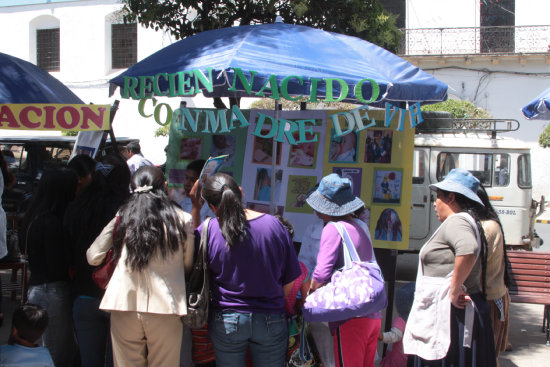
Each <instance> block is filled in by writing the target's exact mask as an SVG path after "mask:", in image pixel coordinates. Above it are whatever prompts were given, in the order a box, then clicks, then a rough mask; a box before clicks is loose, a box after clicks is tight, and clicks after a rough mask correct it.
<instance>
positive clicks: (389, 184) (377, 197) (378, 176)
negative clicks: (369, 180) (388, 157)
mask: <svg viewBox="0 0 550 367" xmlns="http://www.w3.org/2000/svg"><path fill="white" fill-rule="evenodd" d="M402 183H403V170H398V169H395V170H386V169H376V168H375V169H374V184H373V193H372V202H373V203H386V204H400V203H401V188H402V186H403V185H402Z"/></svg>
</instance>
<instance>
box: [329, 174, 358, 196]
mask: <svg viewBox="0 0 550 367" xmlns="http://www.w3.org/2000/svg"><path fill="white" fill-rule="evenodd" d="M332 173H336V174H337V175H338V176H340V177H342V178H349V179H350V180H351V188H352V189H353V195H355V196H357V197H361V178H362V169H361V168H353V167H332Z"/></svg>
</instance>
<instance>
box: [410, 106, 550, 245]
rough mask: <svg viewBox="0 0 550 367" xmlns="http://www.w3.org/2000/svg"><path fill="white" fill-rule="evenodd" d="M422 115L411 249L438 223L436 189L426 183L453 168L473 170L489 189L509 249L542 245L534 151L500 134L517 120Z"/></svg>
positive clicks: (516, 124)
mask: <svg viewBox="0 0 550 367" xmlns="http://www.w3.org/2000/svg"><path fill="white" fill-rule="evenodd" d="M424 115H425V117H426V121H425V123H422V124H420V125H419V126H418V127H417V131H416V136H415V151H414V160H413V161H414V163H413V185H412V203H411V222H410V225H411V228H410V236H409V239H410V241H409V250H411V251H418V250H419V249H420V247H422V245H423V244H424V243H425V242H426V241H427V240H428V239H429V238H430V236H431V235H432V234H433V232H434V231H435V229H436V228H437V227H438V226H439V224H440V223H439V220H438V218H437V217H436V215H435V211H434V209H433V203H434V201H435V192H432V191H430V189H429V187H428V185H430V184H432V183H436V182H439V181H441V180H442V179H443V178H444V177H445V175H446V174H447V173H448V172H449V171H450V170H451V169H453V168H455V167H462V168H465V169H467V170H469V171H471V172H472V174H474V175H475V176H476V177H477V178H478V179H479V180H480V181H481V183H482V184H483V186H484V187H485V188H486V190H487V193H488V194H489V197H490V199H491V203H492V204H493V207H494V208H495V210H496V211H497V213H498V215H499V217H500V220H501V222H502V225H503V228H504V235H505V239H506V244H507V246H509V248H515V249H520V248H521V249H526V250H531V249H532V248H537V247H539V246H540V245H541V239H540V238H539V237H538V236H537V235H536V233H535V230H534V222H535V217H536V216H537V215H540V213H542V212H543V211H544V197H542V198H541V200H540V202H537V201H535V200H533V199H532V197H531V194H532V182H531V164H530V150H529V147H528V146H527V145H526V144H525V143H523V142H521V141H519V140H515V139H512V138H507V137H503V136H502V133H504V132H507V131H514V130H517V129H518V128H519V122H518V121H517V120H494V119H483V120H480V119H461V120H453V119H451V118H450V117H448V116H447V117H444V118H441V114H435V115H436V116H437V117H435V118H434V117H433V114H424ZM539 203H540V204H539ZM537 209H538V211H537Z"/></svg>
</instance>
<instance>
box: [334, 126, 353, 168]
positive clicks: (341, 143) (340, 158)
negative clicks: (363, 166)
mask: <svg viewBox="0 0 550 367" xmlns="http://www.w3.org/2000/svg"><path fill="white" fill-rule="evenodd" d="M334 134H335V130H334V129H331V130H330V151H329V162H348V163H357V151H358V143H359V139H358V135H357V132H356V131H352V132H350V133H349V134H346V135H344V136H338V137H336V136H334Z"/></svg>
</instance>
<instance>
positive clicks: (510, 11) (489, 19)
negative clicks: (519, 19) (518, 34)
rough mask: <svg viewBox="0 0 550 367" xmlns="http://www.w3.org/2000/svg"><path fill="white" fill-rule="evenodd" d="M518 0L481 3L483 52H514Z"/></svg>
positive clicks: (496, 0) (491, 0)
mask: <svg viewBox="0 0 550 367" xmlns="http://www.w3.org/2000/svg"><path fill="white" fill-rule="evenodd" d="M515 8H516V0H500V1H499V0H486V1H484V2H481V3H480V11H479V14H480V25H481V34H480V36H481V52H483V53H499V52H514V41H515V37H514V26H515V21H516V18H515Z"/></svg>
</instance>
